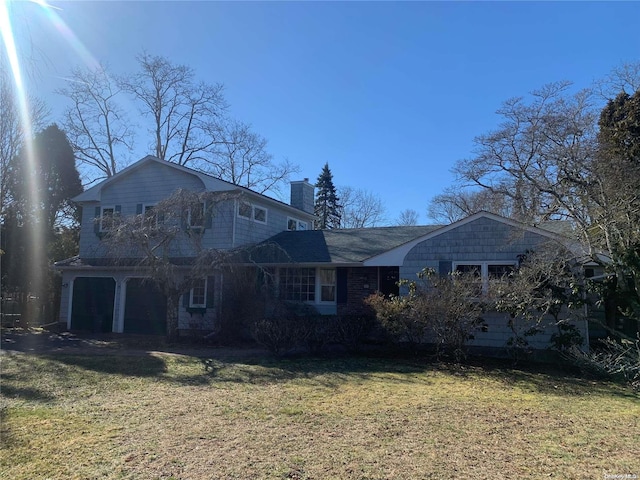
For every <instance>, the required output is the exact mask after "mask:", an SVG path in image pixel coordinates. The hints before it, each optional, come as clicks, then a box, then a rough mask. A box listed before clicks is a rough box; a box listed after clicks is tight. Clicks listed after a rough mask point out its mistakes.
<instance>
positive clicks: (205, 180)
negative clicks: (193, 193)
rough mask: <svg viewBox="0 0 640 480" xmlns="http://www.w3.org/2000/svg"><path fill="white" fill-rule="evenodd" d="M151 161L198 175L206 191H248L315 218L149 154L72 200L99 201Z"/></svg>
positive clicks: (273, 199) (237, 186) (295, 208)
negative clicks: (111, 189)
mask: <svg viewBox="0 0 640 480" xmlns="http://www.w3.org/2000/svg"><path fill="white" fill-rule="evenodd" d="M151 163H157V164H159V165H162V166H164V167H169V168H174V169H176V170H178V171H181V172H185V173H188V174H190V175H193V176H195V177H197V178H198V179H200V181H201V182H202V185H203V187H204V189H205V190H206V191H213V192H217V191H233V190H235V191H239V192H242V193H246V194H249V195H251V196H254V197H260V198H262V199H263V200H266V201H268V202H270V203H276V204H278V205H279V206H283V207H286V208H289V209H293V210H295V212H296V213H297V214H298V215H300V214H304V215H305V216H306V217H309V218H313V217H314V215H313V213H309V212H305V211H304V210H301V209H299V208H297V207H294V206H292V205H289V204H287V203H284V202H282V201H280V200H276V199H275V198H271V197H268V196H267V195H264V194H262V193H258V192H254V191H253V190H251V189H249V188H246V187H243V186H240V185H235V184H233V183H231V182H227V181H226V180H222V179H221V178H217V177H213V176H211V175H208V174H206V173H203V172H199V171H197V170H193V169H191V168H189V167H185V166H183V165H178V164H177V163H173V162H168V161H166V160H160V159H159V158H157V157H154V156H153V155H147V156H146V157H144V158H142V159H140V160H138V161H137V162H135V163H133V164H131V165H129V166H128V167H126V168H124V169H122V170H120V171H119V172H118V173H116V174H115V175H113V176H112V177H109V178H107V179H105V180H103V181H102V182H100V183H98V184H97V185H94V186H93V187H91V188H89V189H88V190H85V191H84V192H82V193H81V194H79V195H77V196H75V197H74V198H72V200H73V201H74V202H77V203H83V202H99V201H100V199H101V194H102V190H103V189H104V188H105V187H107V186H109V185H111V184H112V183H115V182H117V181H118V180H119V179H120V178H122V177H124V176H126V175H129V174H130V173H131V172H134V171H136V170H138V169H140V168H142V167H144V166H145V165H148V164H151Z"/></svg>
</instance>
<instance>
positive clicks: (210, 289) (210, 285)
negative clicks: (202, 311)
mask: <svg viewBox="0 0 640 480" xmlns="http://www.w3.org/2000/svg"><path fill="white" fill-rule="evenodd" d="M215 295H216V277H215V276H213V275H211V276H209V277H207V308H213V306H214V304H215V298H216V297H215Z"/></svg>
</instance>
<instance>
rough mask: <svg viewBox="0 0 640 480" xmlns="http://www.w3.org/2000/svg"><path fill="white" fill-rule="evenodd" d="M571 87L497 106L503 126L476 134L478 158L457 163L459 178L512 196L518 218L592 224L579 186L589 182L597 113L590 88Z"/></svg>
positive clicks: (550, 88) (565, 85)
mask: <svg viewBox="0 0 640 480" xmlns="http://www.w3.org/2000/svg"><path fill="white" fill-rule="evenodd" d="M570 86H571V85H570V84H569V83H568V82H560V83H552V84H548V85H546V86H544V87H543V88H541V89H540V90H536V91H533V92H532V93H531V101H530V102H527V101H525V99H523V98H514V99H510V100H507V101H506V102H505V103H504V104H503V106H502V108H500V109H499V110H498V114H499V115H500V116H501V117H502V118H503V122H502V124H501V125H500V128H498V130H495V131H493V132H490V133H488V134H485V135H480V136H479V137H476V139H475V144H476V148H475V156H474V157H472V158H470V159H467V160H462V161H459V162H457V163H456V165H455V168H454V172H455V173H456V174H457V176H458V179H459V180H460V181H461V182H462V183H463V184H465V183H466V184H470V185H475V186H479V187H482V188H485V189H487V190H489V191H490V192H492V193H493V194H497V195H500V196H504V197H505V198H508V199H509V200H510V202H511V204H512V209H513V210H512V215H511V216H512V217H514V218H516V219H518V220H521V221H525V222H534V223H535V222H539V221H543V220H546V219H549V218H567V217H571V218H572V219H573V220H574V221H576V222H578V223H580V224H582V225H586V224H588V223H589V218H588V212H586V211H585V210H584V202H583V201H582V200H583V198H582V197H581V196H578V195H576V188H578V187H579V186H580V185H583V184H584V183H585V182H588V175H589V168H590V164H591V162H592V160H593V156H594V152H595V146H596V142H595V139H596V128H595V126H596V119H597V112H596V111H595V110H594V108H593V98H592V93H591V92H590V91H588V90H583V91H580V92H578V93H576V94H570V93H569V89H570Z"/></svg>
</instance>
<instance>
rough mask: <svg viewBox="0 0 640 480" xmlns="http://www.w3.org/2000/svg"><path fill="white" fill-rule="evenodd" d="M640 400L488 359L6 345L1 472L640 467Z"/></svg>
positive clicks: (336, 474)
mask: <svg viewBox="0 0 640 480" xmlns="http://www.w3.org/2000/svg"><path fill="white" fill-rule="evenodd" d="M214 352H215V351H214ZM639 400H640V399H639V398H638V396H637V394H635V393H634V392H632V391H631V390H628V389H627V388H625V387H624V386H622V385H617V384H613V383H607V382H603V381H596V380H585V379H581V378H577V377H573V376H570V375H566V374H564V373H557V372H551V373H550V372H541V371H533V370H530V371H527V370H518V369H509V368H502V367H496V366H493V367H489V366H485V367H478V366H476V367H470V366H468V367H457V366H451V365H442V364H441V365H429V364H421V363H418V362H411V361H406V360H383V359H368V358H338V359H330V360H329V359H316V358H314V359H294V360H275V359H271V358H260V357H256V358H253V359H250V358H244V359H243V357H242V355H239V356H235V357H233V356H229V355H226V356H216V355H215V353H214V354H213V355H212V356H210V357H208V358H204V359H201V358H196V357H190V356H177V355H167V354H160V353H154V354H147V355H135V356H126V355H124V354H122V353H120V354H118V353H117V352H116V353H114V354H110V355H100V356H72V355H54V356H36V355H21V354H15V355H3V356H2V405H1V414H2V446H3V448H2V451H1V453H0V478H11V479H45V478H48V479H93V478H104V479H170V478H173V479H210V478H213V479H218V478H225V479H231V478H239V479H244V478H251V479H254V478H265V479H272V478H273V479H287V478H294V479H333V478H336V479H408V478H433V479H447V478H451V479H453V478H456V479H457V478H465V479H467V478H469V479H490V478H491V479H495V478H504V479H513V478H535V479H537V478H543V477H545V478H562V479H571V478H575V479H583V478H594V479H601V478H604V475H605V474H635V475H640V459H639V457H638V454H637V452H638V445H640V401H639Z"/></svg>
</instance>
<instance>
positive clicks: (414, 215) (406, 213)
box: [395, 208, 419, 227]
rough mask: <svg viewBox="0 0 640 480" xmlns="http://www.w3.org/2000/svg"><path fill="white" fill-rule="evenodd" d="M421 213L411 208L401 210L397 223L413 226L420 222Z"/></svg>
mask: <svg viewBox="0 0 640 480" xmlns="http://www.w3.org/2000/svg"><path fill="white" fill-rule="evenodd" d="M418 219H419V215H418V212H416V211H415V210H413V209H411V208H407V209H405V210H403V211H402V212H400V216H399V217H398V218H397V220H396V222H395V223H396V225H400V226H406V227H409V226H412V225H417V224H418Z"/></svg>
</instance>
